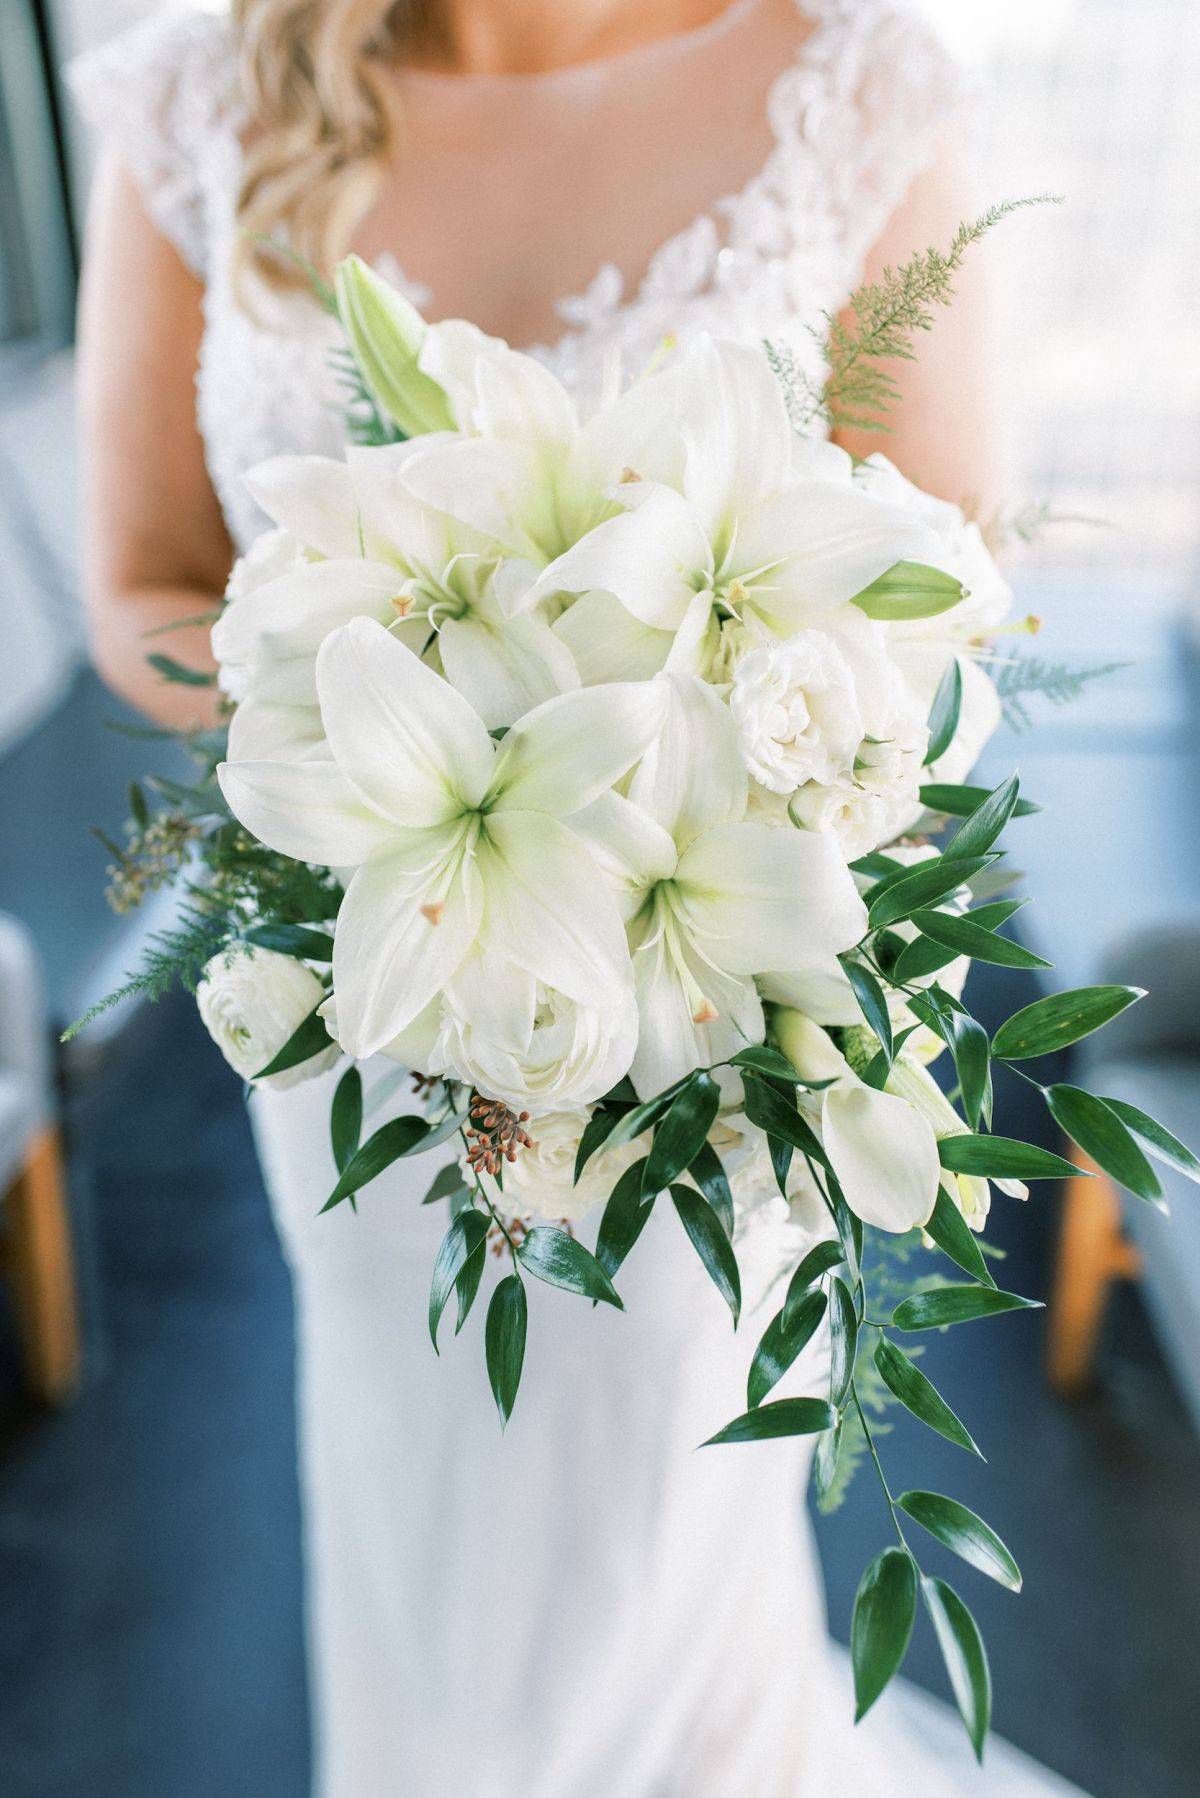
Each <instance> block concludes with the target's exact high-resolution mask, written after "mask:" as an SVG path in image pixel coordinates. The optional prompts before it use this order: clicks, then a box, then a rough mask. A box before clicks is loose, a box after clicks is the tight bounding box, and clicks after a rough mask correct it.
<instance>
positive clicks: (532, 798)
mask: <svg viewBox="0 0 1200 1798" xmlns="http://www.w3.org/2000/svg"><path fill="white" fill-rule="evenodd" d="M664 705H665V695H664V692H663V689H662V687H661V685H660V684H659V682H657V681H650V682H646V681H627V682H620V683H617V684H614V685H612V686H606V687H584V688H582V689H581V690H580V691H578V692H576V693H560V694H559V695H558V697H557V698H555V699H549V700H547V701H546V702H545V704H543V705H540V706H538V707H537V708H536V710H535V711H532V712H529V713H528V714H527V715H526V716H525V717H524V718H522V719H521V720H520V722H519V723H517V724H514V726H513V728H512V729H511V730H510V731H509V733H508V735H507V736H506V737H505V739H504V741H503V743H502V744H501V746H500V753H499V755H498V756H497V758H496V772H495V776H494V778H493V781H492V787H491V791H492V793H493V794H494V796H495V798H496V800H497V802H498V804H499V805H500V806H502V807H503V808H504V809H505V810H514V811H527V812H549V813H550V814H551V815H552V816H554V817H559V818H565V817H568V816H569V815H570V814H571V813H572V812H577V811H580V810H582V808H583V807H584V806H585V805H590V804H591V802H592V800H593V799H597V798H599V796H600V794H601V793H603V792H606V791H607V789H608V788H609V787H611V786H612V784H613V782H614V781H616V780H619V779H620V778H621V776H622V774H624V773H625V772H626V770H627V769H628V768H629V767H631V766H632V764H633V763H634V762H636V761H637V759H638V757H639V756H641V755H643V754H644V753H645V751H646V749H647V748H648V746H649V745H650V743H651V741H652V740H653V739H654V737H655V734H656V733H657V732H658V730H659V729H660V728H661V723H662V716H663V709H664Z"/></svg>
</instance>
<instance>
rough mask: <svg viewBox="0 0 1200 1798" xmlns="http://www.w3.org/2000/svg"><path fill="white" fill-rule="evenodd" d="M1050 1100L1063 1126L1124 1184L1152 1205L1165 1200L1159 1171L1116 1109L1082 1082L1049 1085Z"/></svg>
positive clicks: (1081, 1146)
mask: <svg viewBox="0 0 1200 1798" xmlns="http://www.w3.org/2000/svg"><path fill="white" fill-rule="evenodd" d="M1046 1104H1047V1105H1048V1106H1049V1108H1050V1115H1051V1117H1052V1118H1053V1119H1054V1121H1055V1123H1056V1124H1058V1125H1059V1127H1060V1129H1063V1130H1065V1131H1066V1133H1067V1135H1068V1136H1069V1137H1070V1138H1071V1139H1072V1141H1074V1142H1077V1143H1078V1144H1079V1146H1080V1148H1081V1149H1082V1150H1083V1151H1084V1153H1085V1154H1087V1155H1090V1156H1091V1158H1092V1160H1093V1161H1094V1162H1095V1163H1096V1164H1097V1166H1098V1167H1102V1168H1103V1169H1104V1171H1105V1173H1106V1174H1111V1175H1112V1177H1113V1179H1114V1180H1116V1181H1117V1182H1118V1183H1119V1184H1120V1185H1121V1186H1125V1187H1127V1188H1128V1189H1129V1191H1130V1192H1132V1193H1136V1194H1137V1196H1138V1198H1139V1199H1145V1200H1147V1201H1148V1202H1149V1203H1150V1204H1151V1205H1156V1204H1159V1203H1160V1202H1161V1200H1162V1187H1161V1186H1160V1184H1159V1180H1158V1175H1157V1174H1156V1173H1155V1171H1154V1169H1153V1168H1152V1167H1151V1166H1150V1163H1149V1162H1148V1161H1147V1160H1146V1157H1145V1156H1144V1155H1143V1154H1142V1151H1141V1150H1140V1149H1139V1148H1138V1146H1137V1144H1136V1142H1135V1141H1134V1140H1133V1137H1132V1136H1131V1135H1130V1134H1129V1131H1128V1130H1127V1129H1126V1128H1125V1125H1124V1124H1123V1123H1122V1122H1121V1120H1120V1118H1119V1117H1118V1116H1117V1114H1116V1112H1115V1111H1112V1110H1110V1109H1109V1107H1108V1106H1107V1105H1106V1104H1105V1103H1104V1100H1103V1099H1097V1098H1096V1097H1095V1095H1094V1094H1093V1093H1089V1092H1085V1091H1084V1090H1083V1088H1082V1087H1081V1086H1062V1085H1059V1086H1048V1087H1047V1088H1046Z"/></svg>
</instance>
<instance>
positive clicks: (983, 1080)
mask: <svg viewBox="0 0 1200 1798" xmlns="http://www.w3.org/2000/svg"><path fill="white" fill-rule="evenodd" d="M910 1004H911V1007H912V1010H913V1011H914V1013H915V1014H916V1016H917V1017H919V1018H920V1020H921V1022H922V1023H923V1024H927V1025H928V1026H929V1027H930V1029H931V1030H936V1032H937V1034H938V1035H939V1036H940V1037H941V1039H942V1041H943V1042H944V1043H945V1044H946V1045H947V1047H948V1048H949V1050H950V1053H951V1055H952V1056H953V1057H954V1069H955V1072H956V1073H957V1075H958V1083H959V1086H960V1088H961V1090H962V1102H963V1110H964V1112H965V1113H966V1117H967V1122H968V1123H969V1124H970V1126H971V1128H972V1130H977V1129H978V1128H979V1118H980V1114H981V1113H984V1112H989V1111H990V1109H991V1045H990V1043H989V1042H988V1034H987V1031H986V1030H985V1029H984V1028H983V1025H982V1024H980V1023H977V1022H976V1020H975V1019H974V1018H973V1017H972V1016H971V1014H970V1013H969V1012H968V1011H967V1010H966V1009H965V1008H964V1007H963V1006H962V1005H961V1004H960V1003H959V1001H958V1000H957V999H952V998H951V996H950V995H949V993H945V992H943V991H942V989H941V987H939V986H934V987H932V988H931V989H930V990H929V991H928V992H925V993H922V994H920V996H919V997H915V998H913V999H912V1000H910Z"/></svg>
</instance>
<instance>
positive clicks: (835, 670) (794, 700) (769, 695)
mask: <svg viewBox="0 0 1200 1798" xmlns="http://www.w3.org/2000/svg"><path fill="white" fill-rule="evenodd" d="M729 709H730V711H731V712H732V713H733V716H734V721H735V722H736V724H737V727H738V741H739V743H740V745H741V751H742V759H743V760H744V762H745V764H746V766H747V768H748V769H749V771H750V773H751V775H752V776H753V778H754V779H755V780H757V781H759V782H761V784H762V785H763V786H764V787H767V788H769V789H770V791H771V792H773V793H791V792H794V791H795V789H796V788H797V787H801V786H803V785H804V784H805V783H806V782H808V781H829V782H831V781H836V780H838V779H840V778H841V777H842V776H844V775H845V774H847V773H848V772H849V770H850V769H851V767H852V765H853V762H854V756H855V752H856V750H857V749H858V745H859V743H860V742H861V740H862V736H863V722H862V716H861V714H860V712H859V708H858V697H857V694H856V692H855V686H854V676H853V674H852V672H851V669H850V665H849V663H848V662H847V660H846V658H845V656H844V655H843V653H842V651H841V649H840V648H839V646H838V644H837V643H836V642H835V641H834V639H833V638H832V637H830V636H829V635H827V634H826V633H825V632H823V631H816V630H807V631H798V632H797V633H796V635H795V636H793V637H787V638H785V639H784V640H783V641H782V642H777V643H773V644H771V645H770V646H769V647H767V648H763V649H753V650H751V651H750V653H749V654H748V655H745V656H743V657H742V659H741V660H740V661H739V662H738V664H737V666H736V668H735V670H734V675H733V687H732V690H731V692H730V695H729Z"/></svg>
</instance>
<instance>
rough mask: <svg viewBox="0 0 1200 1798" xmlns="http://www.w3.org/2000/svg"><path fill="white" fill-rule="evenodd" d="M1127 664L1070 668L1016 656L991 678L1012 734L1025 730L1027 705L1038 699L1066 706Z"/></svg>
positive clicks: (1102, 663) (1027, 722) (1027, 724)
mask: <svg viewBox="0 0 1200 1798" xmlns="http://www.w3.org/2000/svg"><path fill="white" fill-rule="evenodd" d="M1128 666H1129V664H1128V662H1100V663H1097V664H1096V665H1095V666H1094V667H1091V668H1072V667H1069V666H1068V665H1067V664H1066V663H1065V662H1043V661H1042V660H1041V659H1040V658H1039V657H1038V656H1018V657H1016V658H1015V660H1013V661H1011V662H1005V663H1004V664H1002V666H1001V667H1000V668H999V669H998V670H997V671H996V673H995V675H994V677H993V678H994V680H995V685H996V691H997V693H998V694H999V695H1000V703H1001V705H1002V707H1003V709H1004V721H1005V723H1006V724H1007V725H1008V726H1009V727H1010V729H1012V730H1028V729H1029V727H1030V723H1031V719H1030V716H1029V711H1028V707H1027V701H1028V700H1029V699H1031V698H1035V697H1041V698H1042V699H1047V700H1049V702H1050V704H1051V705H1055V706H1063V705H1069V704H1070V703H1071V701H1072V700H1073V699H1078V698H1079V696H1080V694H1081V693H1083V692H1084V691H1085V689H1086V688H1088V687H1090V686H1091V684H1092V682H1093V681H1097V680H1102V679H1103V678H1104V677H1105V676H1106V675H1109V674H1116V673H1118V672H1119V671H1120V669H1122V668H1128Z"/></svg>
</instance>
